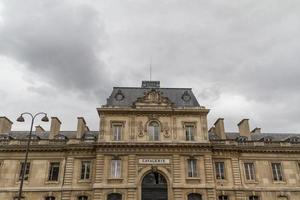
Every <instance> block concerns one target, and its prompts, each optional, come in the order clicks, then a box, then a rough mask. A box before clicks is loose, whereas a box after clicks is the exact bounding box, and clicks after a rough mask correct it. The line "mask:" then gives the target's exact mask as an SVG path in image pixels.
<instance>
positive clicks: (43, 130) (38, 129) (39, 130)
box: [35, 125, 45, 134]
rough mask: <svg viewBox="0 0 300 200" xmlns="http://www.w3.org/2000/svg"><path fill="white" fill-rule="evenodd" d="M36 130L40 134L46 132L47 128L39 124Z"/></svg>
mask: <svg viewBox="0 0 300 200" xmlns="http://www.w3.org/2000/svg"><path fill="white" fill-rule="evenodd" d="M35 132H36V133H37V134H39V133H44V132H45V129H43V127H42V126H40V125H38V126H35Z"/></svg>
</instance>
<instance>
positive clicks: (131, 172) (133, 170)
mask: <svg viewBox="0 0 300 200" xmlns="http://www.w3.org/2000/svg"><path fill="white" fill-rule="evenodd" d="M136 177H137V166H136V156H135V155H129V156H128V183H134V182H135V179H136Z"/></svg>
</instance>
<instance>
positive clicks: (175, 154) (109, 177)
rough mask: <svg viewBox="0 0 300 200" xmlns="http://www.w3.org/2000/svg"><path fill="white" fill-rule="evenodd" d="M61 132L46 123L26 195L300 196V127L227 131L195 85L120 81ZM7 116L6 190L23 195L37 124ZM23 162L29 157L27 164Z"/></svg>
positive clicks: (237, 199) (2, 194)
mask: <svg viewBox="0 0 300 200" xmlns="http://www.w3.org/2000/svg"><path fill="white" fill-rule="evenodd" d="M97 111H98V114H99V118H100V120H99V121H100V128H99V131H90V130H89V128H88V127H87V125H86V122H85V120H84V119H83V118H82V117H78V125H77V130H75V131H61V130H60V125H61V122H60V120H59V119H58V118H56V117H52V118H51V127H50V130H49V131H45V130H44V129H43V128H42V127H40V126H37V127H36V130H35V132H34V135H33V136H32V142H31V150H30V153H29V163H28V165H27V166H26V167H24V169H25V172H24V173H25V182H24V193H23V197H24V199H26V200H92V199H94V200H167V199H168V200H299V199H300V134H272V133H261V131H260V129H259V128H255V129H254V130H253V131H250V129H249V123H248V119H243V120H242V121H241V122H240V123H238V128H239V132H237V133H233V132H226V131H225V130H224V120H223V119H222V118H220V119H218V120H217V121H216V122H215V124H214V125H213V127H212V128H210V129H209V130H208V125H207V114H208V113H209V110H208V109H206V108H205V107H203V106H200V105H199V103H198V101H197V99H196V98H195V96H194V94H193V92H192V90H191V89H190V88H161V87H160V85H159V82H155V81H144V82H143V83H142V86H141V87H114V88H113V91H112V93H111V95H110V96H109V97H108V99H107V103H106V104H105V105H103V106H102V107H100V108H98V109H97ZM11 127H12V121H10V120H9V119H8V118H6V117H0V199H1V200H13V199H15V198H16V196H17V192H18V188H19V184H20V181H19V179H20V174H21V173H22V172H21V171H22V170H21V169H22V167H21V166H22V163H23V159H24V152H25V146H26V142H27V140H28V132H24V131H12V130H11ZM23 165H24V164H23Z"/></svg>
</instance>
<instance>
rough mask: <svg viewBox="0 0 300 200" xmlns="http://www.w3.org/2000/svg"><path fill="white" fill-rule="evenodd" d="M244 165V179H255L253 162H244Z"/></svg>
mask: <svg viewBox="0 0 300 200" xmlns="http://www.w3.org/2000/svg"><path fill="white" fill-rule="evenodd" d="M244 167H245V175H246V179H247V180H248V181H254V180H255V168H254V163H250V162H249V163H244Z"/></svg>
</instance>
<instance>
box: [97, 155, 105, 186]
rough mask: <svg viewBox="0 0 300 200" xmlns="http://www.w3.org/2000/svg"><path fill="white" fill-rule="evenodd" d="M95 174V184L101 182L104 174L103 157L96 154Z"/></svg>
mask: <svg viewBox="0 0 300 200" xmlns="http://www.w3.org/2000/svg"><path fill="white" fill-rule="evenodd" d="M95 167H96V170H95V172H96V174H95V183H102V182H103V172H104V156H103V155H100V154H97V156H96V164H95Z"/></svg>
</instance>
